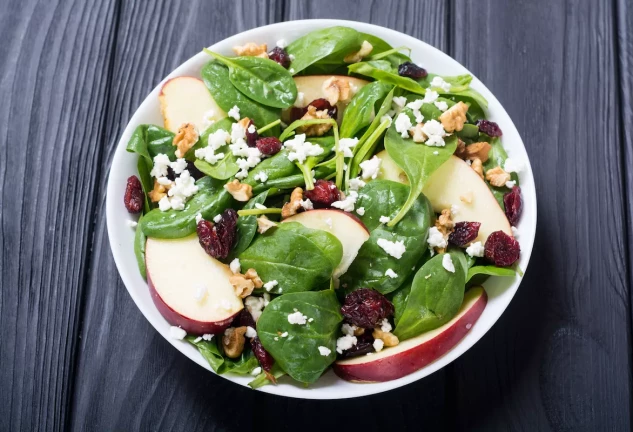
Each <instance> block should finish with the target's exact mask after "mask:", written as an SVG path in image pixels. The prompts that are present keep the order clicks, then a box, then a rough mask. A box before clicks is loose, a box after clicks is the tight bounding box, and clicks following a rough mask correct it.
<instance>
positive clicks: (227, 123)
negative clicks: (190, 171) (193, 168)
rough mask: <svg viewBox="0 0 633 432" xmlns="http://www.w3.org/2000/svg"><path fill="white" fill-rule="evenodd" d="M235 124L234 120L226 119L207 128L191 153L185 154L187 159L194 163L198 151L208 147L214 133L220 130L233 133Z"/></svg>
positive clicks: (191, 149) (190, 150)
mask: <svg viewBox="0 0 633 432" xmlns="http://www.w3.org/2000/svg"><path fill="white" fill-rule="evenodd" d="M233 123H234V121H233V119H232V118H230V117H224V118H223V119H222V120H218V121H216V122H215V123H213V124H212V125H211V126H209V127H208V128H206V129H205V130H204V132H202V133H201V134H200V137H199V138H198V141H197V142H196V143H195V144H194V146H193V147H191V148H190V149H189V151H187V153H186V154H185V159H187V160H190V161H194V160H195V159H196V156H195V154H196V150H198V149H201V148H204V147H206V146H207V145H209V135H211V134H212V133H214V132H217V131H219V130H220V129H222V130H225V131H227V132H231V126H232V125H233Z"/></svg>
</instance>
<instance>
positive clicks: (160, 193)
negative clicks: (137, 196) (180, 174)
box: [147, 180, 171, 202]
mask: <svg viewBox="0 0 633 432" xmlns="http://www.w3.org/2000/svg"><path fill="white" fill-rule="evenodd" d="M170 187H171V186H165V185H162V184H160V183H158V180H154V189H152V190H151V191H150V192H149V193H148V194H147V195H148V196H149V199H151V200H152V202H158V201H160V200H161V199H162V198H163V197H166V196H167V191H168V190H169V188H170Z"/></svg>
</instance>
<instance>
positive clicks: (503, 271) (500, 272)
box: [466, 265, 517, 282]
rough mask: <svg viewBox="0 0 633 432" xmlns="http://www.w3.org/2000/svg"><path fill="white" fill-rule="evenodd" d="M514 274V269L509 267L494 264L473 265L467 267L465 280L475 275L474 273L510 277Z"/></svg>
mask: <svg viewBox="0 0 633 432" xmlns="http://www.w3.org/2000/svg"><path fill="white" fill-rule="evenodd" d="M516 274H517V272H516V270H514V269H513V268H509V267H497V266H494V265H484V266H474V267H471V268H469V269H468V275H467V276H466V282H468V281H469V280H471V279H472V278H473V276H476V275H488V276H506V277H512V276H514V275H516Z"/></svg>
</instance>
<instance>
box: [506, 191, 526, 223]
mask: <svg viewBox="0 0 633 432" xmlns="http://www.w3.org/2000/svg"><path fill="white" fill-rule="evenodd" d="M503 204H504V206H505V208H506V216H507V217H508V221H510V224H511V225H513V226H516V224H517V222H518V221H519V218H520V217H521V210H523V200H522V199H521V188H520V187H518V186H514V187H513V188H512V190H511V191H510V192H508V193H507V194H505V195H504V196H503Z"/></svg>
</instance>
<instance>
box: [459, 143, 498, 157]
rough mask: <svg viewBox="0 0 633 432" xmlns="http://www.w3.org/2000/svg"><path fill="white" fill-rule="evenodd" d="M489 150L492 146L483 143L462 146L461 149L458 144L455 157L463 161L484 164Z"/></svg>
mask: <svg viewBox="0 0 633 432" xmlns="http://www.w3.org/2000/svg"><path fill="white" fill-rule="evenodd" d="M462 144H463V143H462ZM491 148H492V146H491V145H490V144H488V143H487V142H485V141H482V142H477V143H472V144H470V145H464V146H463V147H461V146H460V145H459V144H458V145H457V150H455V155H456V156H458V157H459V158H461V159H464V160H473V159H479V160H481V161H482V162H486V161H487V160H488V154H489V153H490V149H491Z"/></svg>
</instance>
